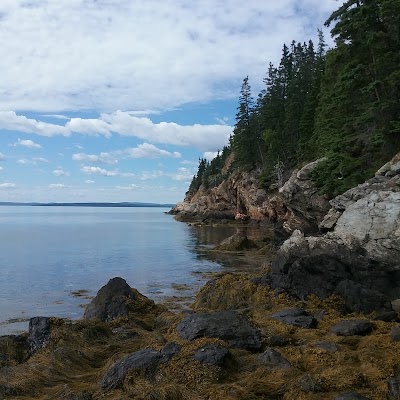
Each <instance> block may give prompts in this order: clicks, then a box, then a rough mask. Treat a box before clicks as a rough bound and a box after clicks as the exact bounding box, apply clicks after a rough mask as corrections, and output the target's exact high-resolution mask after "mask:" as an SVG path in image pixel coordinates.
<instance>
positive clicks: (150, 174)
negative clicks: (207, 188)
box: [139, 167, 193, 182]
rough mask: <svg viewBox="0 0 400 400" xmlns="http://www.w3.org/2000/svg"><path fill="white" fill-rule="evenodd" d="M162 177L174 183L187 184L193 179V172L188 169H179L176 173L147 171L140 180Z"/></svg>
mask: <svg viewBox="0 0 400 400" xmlns="http://www.w3.org/2000/svg"><path fill="white" fill-rule="evenodd" d="M161 177H168V178H170V179H172V180H174V181H180V182H187V181H190V180H191V179H192V178H193V171H192V170H190V169H188V168H183V167H182V168H178V170H177V171H176V172H165V171H161V170H155V171H145V172H143V173H142V174H141V175H140V177H139V179H140V180H141V181H148V180H153V179H157V178H161Z"/></svg>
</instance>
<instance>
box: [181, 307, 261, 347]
mask: <svg viewBox="0 0 400 400" xmlns="http://www.w3.org/2000/svg"><path fill="white" fill-rule="evenodd" d="M176 331H177V332H178V334H179V335H180V336H181V337H182V338H183V339H185V340H189V341H192V340H195V339H198V338H201V337H209V338H218V339H222V340H225V341H226V342H228V344H229V345H230V346H231V347H235V348H241V349H246V350H250V351H257V350H259V349H260V347H261V334H260V331H259V330H258V329H257V328H255V327H254V326H252V325H251V323H250V321H249V320H248V318H247V317H245V316H244V315H242V314H240V313H238V312H237V311H220V312H213V313H196V314H192V315H190V316H188V317H186V318H184V319H183V320H182V321H181V322H180V323H179V324H178V326H177V327H176Z"/></svg>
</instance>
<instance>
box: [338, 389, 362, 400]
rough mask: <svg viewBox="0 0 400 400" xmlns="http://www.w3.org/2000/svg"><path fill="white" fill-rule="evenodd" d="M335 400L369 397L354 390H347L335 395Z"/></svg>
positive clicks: (360, 399) (359, 399)
mask: <svg viewBox="0 0 400 400" xmlns="http://www.w3.org/2000/svg"><path fill="white" fill-rule="evenodd" d="M333 400H368V398H367V397H364V396H362V395H361V394H359V393H357V392H354V391H353V390H346V391H345V392H341V393H339V394H338V395H337V396H335V398H334V399H333Z"/></svg>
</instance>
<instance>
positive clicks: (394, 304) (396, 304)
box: [392, 299, 400, 313]
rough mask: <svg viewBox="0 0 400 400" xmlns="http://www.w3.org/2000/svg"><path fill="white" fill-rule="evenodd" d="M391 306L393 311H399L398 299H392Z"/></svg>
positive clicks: (399, 303) (399, 302)
mask: <svg viewBox="0 0 400 400" xmlns="http://www.w3.org/2000/svg"><path fill="white" fill-rule="evenodd" d="M392 308H393V310H394V311H396V312H398V313H400V299H396V300H393V301H392Z"/></svg>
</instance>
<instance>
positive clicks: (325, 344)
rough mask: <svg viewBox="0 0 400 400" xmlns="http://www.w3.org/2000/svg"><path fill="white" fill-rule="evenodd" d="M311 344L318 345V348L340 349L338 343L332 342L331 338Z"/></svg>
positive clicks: (326, 349) (331, 350) (327, 349)
mask: <svg viewBox="0 0 400 400" xmlns="http://www.w3.org/2000/svg"><path fill="white" fill-rule="evenodd" d="M310 346H312V347H317V348H318V349H321V350H325V351H330V352H334V351H338V350H339V347H338V346H337V344H336V343H335V342H331V341H329V340H321V341H318V342H314V343H312V344H311V345H310Z"/></svg>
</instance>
